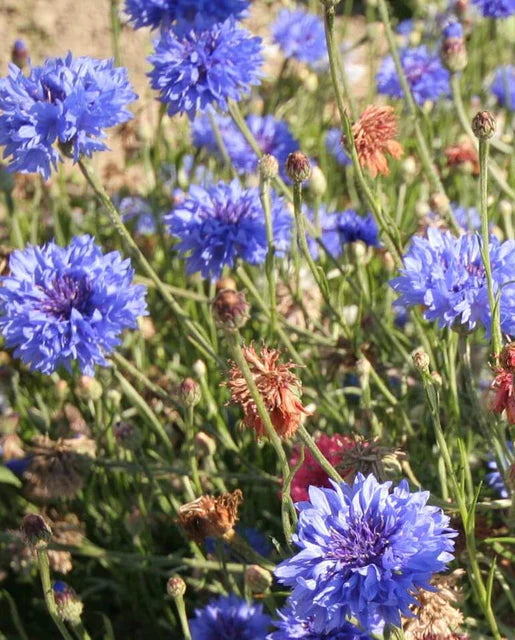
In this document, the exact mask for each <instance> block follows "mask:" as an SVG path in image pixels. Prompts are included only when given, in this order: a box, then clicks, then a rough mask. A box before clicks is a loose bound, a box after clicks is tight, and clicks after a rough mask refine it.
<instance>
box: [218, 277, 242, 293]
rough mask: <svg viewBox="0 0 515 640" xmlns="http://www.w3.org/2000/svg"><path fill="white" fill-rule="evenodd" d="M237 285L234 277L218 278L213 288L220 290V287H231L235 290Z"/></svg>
mask: <svg viewBox="0 0 515 640" xmlns="http://www.w3.org/2000/svg"><path fill="white" fill-rule="evenodd" d="M237 288H238V287H237V286H236V280H235V279H234V278H229V277H225V278H220V280H217V281H216V284H215V289H216V292H217V293H218V291H221V290H222V289H231V290H232V291H236V289H237Z"/></svg>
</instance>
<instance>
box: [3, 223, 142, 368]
mask: <svg viewBox="0 0 515 640" xmlns="http://www.w3.org/2000/svg"><path fill="white" fill-rule="evenodd" d="M9 267H10V270H11V275H10V276H7V277H4V278H1V284H2V286H1V287H0V330H1V332H2V334H3V335H4V338H5V344H6V346H7V347H8V348H14V355H15V357H17V358H21V360H23V362H24V363H25V364H27V365H28V366H29V367H30V368H31V369H32V370H34V371H41V372H42V373H46V374H50V373H52V372H53V371H55V370H56V369H57V368H58V367H60V366H61V365H63V366H64V367H66V368H67V369H68V370H71V364H72V362H73V361H77V363H78V366H79V368H80V370H81V371H82V372H83V373H85V374H88V375H93V373H94V367H95V365H96V364H99V365H102V366H107V361H106V359H105V356H106V355H108V354H109V353H111V351H112V350H113V349H114V348H115V347H116V346H117V345H119V344H120V342H121V341H120V334H121V333H122V331H123V330H124V329H126V328H134V329H135V328H137V317H138V316H141V315H145V314H146V312H147V311H146V303H145V287H144V286H142V285H132V284H131V283H132V278H133V275H134V271H133V270H132V269H131V267H130V261H129V260H123V259H122V257H121V255H120V254H119V253H118V251H112V252H111V253H107V254H105V255H104V254H103V253H102V250H101V249H100V247H99V246H97V245H96V244H95V241H94V238H92V237H90V236H78V237H77V236H76V237H74V238H73V239H72V241H71V243H70V244H69V245H68V246H67V247H59V246H58V245H56V244H54V243H53V242H49V243H48V244H46V245H43V246H42V247H36V246H29V247H27V248H26V249H24V250H23V251H15V252H14V253H13V254H12V256H11V258H10V260H9Z"/></svg>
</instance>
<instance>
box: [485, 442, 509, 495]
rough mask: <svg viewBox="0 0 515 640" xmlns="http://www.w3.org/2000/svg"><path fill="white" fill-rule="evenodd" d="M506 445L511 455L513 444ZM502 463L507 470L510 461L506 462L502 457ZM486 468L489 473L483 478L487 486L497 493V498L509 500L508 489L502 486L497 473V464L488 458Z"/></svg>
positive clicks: (505, 458) (502, 481) (499, 474)
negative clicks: (503, 462)
mask: <svg viewBox="0 0 515 640" xmlns="http://www.w3.org/2000/svg"><path fill="white" fill-rule="evenodd" d="M507 445H508V449H509V450H510V451H511V453H512V455H513V442H508V443H507ZM504 461H505V465H504V466H505V467H506V468H507V467H508V466H509V464H510V461H509V460H508V457H507V456H505V457H504ZM487 466H488V468H489V469H490V472H489V473H487V474H486V476H485V480H486V483H487V485H488V486H489V487H491V488H492V489H495V491H497V493H498V494H499V497H501V498H509V497H510V494H509V491H508V489H507V488H506V485H505V484H504V480H503V477H502V475H501V473H500V471H499V467H498V466H497V462H496V461H495V460H494V459H493V458H490V460H489V461H488V463H487Z"/></svg>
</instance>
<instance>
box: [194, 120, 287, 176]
mask: <svg viewBox="0 0 515 640" xmlns="http://www.w3.org/2000/svg"><path fill="white" fill-rule="evenodd" d="M213 117H214V118H215V120H216V123H217V125H218V128H219V130H220V134H221V136H222V140H223V141H224V144H225V148H226V149H227V153H228V154H229V158H230V159H231V162H232V165H233V166H234V168H235V169H236V170H237V171H238V173H242V174H243V173H252V172H255V171H256V170H257V167H258V159H257V157H256V154H255V153H254V151H253V150H252V147H251V146H250V145H249V143H248V142H247V141H246V140H245V138H244V137H243V135H242V133H241V132H240V130H239V129H238V128H237V127H236V125H235V124H234V123H233V121H232V119H231V118H229V117H228V116H223V115H218V114H213ZM246 122H247V126H248V127H249V129H250V131H251V132H252V135H253V136H254V138H255V139H256V142H257V143H258V145H259V148H260V149H261V151H262V152H263V153H270V154H271V155H273V156H275V157H276V158H277V161H278V162H279V167H280V169H281V175H283V177H286V174H285V171H284V165H285V162H286V158H287V157H288V156H289V154H290V153H293V151H296V150H297V149H298V148H299V143H298V142H297V140H296V139H295V138H294V137H293V135H292V134H291V132H290V129H289V127H288V124H287V123H286V122H285V121H284V120H277V119H276V118H274V116H272V115H267V116H258V115H254V114H251V115H249V116H247V118H246ZM193 144H194V145H195V146H197V147H205V148H206V149H207V150H208V151H210V152H212V153H215V154H217V155H218V156H219V155H220V149H219V148H218V143H217V141H216V138H215V135H214V133H213V127H212V125H211V121H210V118H209V116H208V115H207V114H205V115H203V116H202V117H200V118H196V119H195V120H194V122H193Z"/></svg>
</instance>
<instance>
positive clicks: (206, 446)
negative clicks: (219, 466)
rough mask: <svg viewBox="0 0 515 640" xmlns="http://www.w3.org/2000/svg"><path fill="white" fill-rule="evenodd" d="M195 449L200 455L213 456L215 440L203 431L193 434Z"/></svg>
mask: <svg viewBox="0 0 515 640" xmlns="http://www.w3.org/2000/svg"><path fill="white" fill-rule="evenodd" d="M195 451H196V452H197V453H198V454H199V455H200V456H214V455H215V453H216V440H215V439H214V438H212V437H211V436H210V435H209V434H207V433H206V432H205V431H199V432H198V433H196V434H195Z"/></svg>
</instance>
